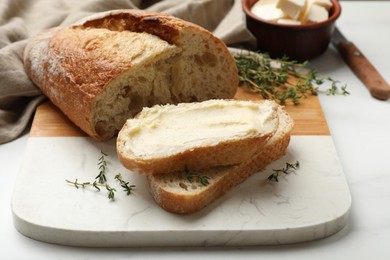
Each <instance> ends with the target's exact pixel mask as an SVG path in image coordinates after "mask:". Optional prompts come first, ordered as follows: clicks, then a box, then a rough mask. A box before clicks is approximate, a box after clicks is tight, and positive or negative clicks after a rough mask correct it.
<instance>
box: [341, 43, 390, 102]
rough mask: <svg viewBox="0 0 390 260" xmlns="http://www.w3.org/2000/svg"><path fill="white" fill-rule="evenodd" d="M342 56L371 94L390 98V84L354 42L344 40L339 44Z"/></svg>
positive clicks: (385, 98) (376, 96)
mask: <svg viewBox="0 0 390 260" xmlns="http://www.w3.org/2000/svg"><path fill="white" fill-rule="evenodd" d="M337 48H338V50H339V52H340V55H341V57H342V58H343V60H344V61H345V62H346V63H347V64H348V66H349V67H350V68H351V69H352V71H353V72H354V73H355V74H356V76H357V77H358V78H359V79H360V80H361V81H362V82H363V83H364V85H366V87H367V88H368V90H369V91H370V93H371V95H372V96H373V97H375V98H377V99H380V100H387V99H388V98H390V86H389V84H387V82H386V80H385V79H384V78H383V77H382V76H381V75H380V73H379V72H378V71H377V70H376V69H375V67H374V66H373V65H372V64H371V62H370V61H369V60H367V59H366V57H365V56H364V55H363V53H362V52H361V51H360V50H359V49H358V48H357V47H356V46H355V44H353V43H352V42H348V41H342V42H340V43H339V44H338V46H337Z"/></svg>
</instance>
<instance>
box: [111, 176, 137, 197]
mask: <svg viewBox="0 0 390 260" xmlns="http://www.w3.org/2000/svg"><path fill="white" fill-rule="evenodd" d="M115 179H116V180H118V181H119V183H120V185H121V187H122V188H123V189H124V190H123V191H126V194H127V196H129V195H130V194H131V193H132V192H133V189H134V188H135V185H129V182H126V181H124V180H123V179H122V175H121V174H120V173H118V174H117V175H115Z"/></svg>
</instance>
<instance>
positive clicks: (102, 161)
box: [95, 151, 108, 184]
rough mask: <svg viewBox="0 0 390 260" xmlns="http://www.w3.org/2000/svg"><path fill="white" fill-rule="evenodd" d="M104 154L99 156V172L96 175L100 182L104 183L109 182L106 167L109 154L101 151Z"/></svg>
mask: <svg viewBox="0 0 390 260" xmlns="http://www.w3.org/2000/svg"><path fill="white" fill-rule="evenodd" d="M100 153H101V154H102V156H101V157H100V158H99V162H98V166H99V174H98V175H97V176H96V177H95V179H97V180H98V182H99V183H101V184H104V183H106V182H107V177H106V168H107V161H106V156H108V155H107V154H106V153H104V152H103V151H100Z"/></svg>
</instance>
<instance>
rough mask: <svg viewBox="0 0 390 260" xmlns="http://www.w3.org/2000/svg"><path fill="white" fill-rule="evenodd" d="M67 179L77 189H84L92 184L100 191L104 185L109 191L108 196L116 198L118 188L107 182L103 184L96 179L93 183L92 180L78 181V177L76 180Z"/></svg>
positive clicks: (112, 198)
mask: <svg viewBox="0 0 390 260" xmlns="http://www.w3.org/2000/svg"><path fill="white" fill-rule="evenodd" d="M65 181H66V182H67V183H69V184H72V185H74V186H75V187H76V188H77V189H78V188H83V189H84V188H85V187H87V186H91V187H94V188H95V189H97V190H98V191H100V187H104V188H106V190H107V191H108V198H109V199H111V200H114V198H115V192H116V189H114V188H112V187H111V186H110V185H108V184H107V183H105V184H102V183H98V182H96V181H94V182H92V183H91V182H78V181H77V179H76V180H75V181H70V180H65Z"/></svg>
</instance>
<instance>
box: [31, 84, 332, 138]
mask: <svg viewBox="0 0 390 260" xmlns="http://www.w3.org/2000/svg"><path fill="white" fill-rule="evenodd" d="M235 98H236V99H242V100H260V99H261V97H260V96H259V95H257V94H254V93H250V92H248V91H246V90H244V89H242V88H239V89H238V91H237V94H236V96H235ZM285 108H286V110H287V111H288V113H289V114H290V115H291V116H292V117H293V119H294V130H293V135H330V133H329V129H328V125H327V123H326V119H325V116H324V113H323V111H322V108H321V105H320V103H319V101H318V98H317V97H316V96H309V97H308V98H304V99H303V100H302V103H301V104H299V105H296V106H295V105H287V106H286V107H285ZM30 136H33V137H38V136H41V137H43V136H86V134H85V133H84V132H82V131H81V130H80V129H79V128H78V127H76V126H75V125H74V124H73V123H72V122H70V121H69V119H68V118H67V117H66V116H65V115H64V114H63V113H62V112H61V111H59V109H58V108H56V107H55V106H53V104H51V103H49V102H47V103H44V104H42V105H40V106H39V107H38V109H37V112H36V114H35V117H34V121H33V124H32V128H31V132H30Z"/></svg>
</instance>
